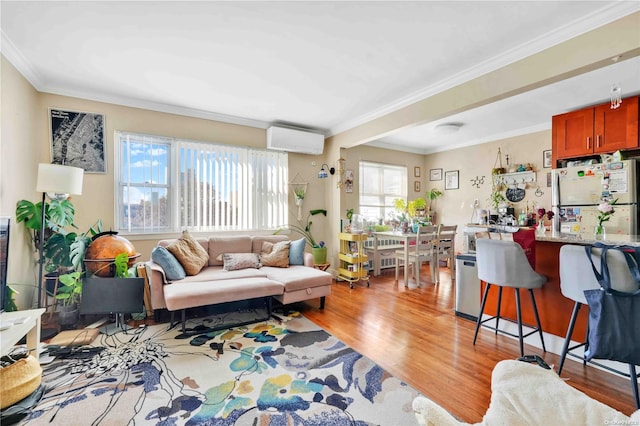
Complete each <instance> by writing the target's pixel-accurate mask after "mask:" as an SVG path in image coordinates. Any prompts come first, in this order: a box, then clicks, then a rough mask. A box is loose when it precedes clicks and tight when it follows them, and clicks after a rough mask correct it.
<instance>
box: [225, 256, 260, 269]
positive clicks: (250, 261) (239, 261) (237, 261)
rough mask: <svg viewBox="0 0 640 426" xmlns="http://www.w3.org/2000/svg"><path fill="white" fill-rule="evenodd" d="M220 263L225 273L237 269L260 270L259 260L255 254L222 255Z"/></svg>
mask: <svg viewBox="0 0 640 426" xmlns="http://www.w3.org/2000/svg"><path fill="white" fill-rule="evenodd" d="M222 263H223V267H222V269H224V270H225V271H237V270H239V269H247V268H254V269H257V268H260V267H261V266H262V265H261V264H260V259H259V258H258V255H257V254H255V253H224V254H223V255H222Z"/></svg>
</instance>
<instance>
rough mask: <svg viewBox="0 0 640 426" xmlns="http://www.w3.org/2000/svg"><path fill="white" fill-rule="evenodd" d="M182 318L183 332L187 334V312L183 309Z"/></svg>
mask: <svg viewBox="0 0 640 426" xmlns="http://www.w3.org/2000/svg"><path fill="white" fill-rule="evenodd" d="M181 316H182V332H183V333H184V332H186V331H187V310H186V309H183V310H182V312H181Z"/></svg>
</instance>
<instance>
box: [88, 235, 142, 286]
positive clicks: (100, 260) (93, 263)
mask: <svg viewBox="0 0 640 426" xmlns="http://www.w3.org/2000/svg"><path fill="white" fill-rule="evenodd" d="M116 234H117V232H114V231H109V232H102V233H100V234H97V235H96V236H94V237H93V238H92V240H91V244H89V248H87V251H86V253H85V255H84V264H85V267H86V268H87V272H88V274H89V275H95V276H98V277H114V276H115V274H116V265H115V263H114V262H115V259H116V256H117V255H119V254H120V253H126V254H127V256H128V257H129V261H128V262H127V265H128V266H129V267H131V266H132V265H133V264H134V263H135V260H136V259H137V258H138V257H140V253H136V249H135V247H134V246H133V244H131V241H129V240H127V239H126V238H123V237H119V236H118V235H116Z"/></svg>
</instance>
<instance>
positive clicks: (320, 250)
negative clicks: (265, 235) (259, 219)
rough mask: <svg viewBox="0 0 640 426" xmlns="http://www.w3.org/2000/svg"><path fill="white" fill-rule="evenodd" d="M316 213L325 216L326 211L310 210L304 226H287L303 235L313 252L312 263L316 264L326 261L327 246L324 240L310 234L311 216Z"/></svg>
mask: <svg viewBox="0 0 640 426" xmlns="http://www.w3.org/2000/svg"><path fill="white" fill-rule="evenodd" d="M318 214H322V215H324V216H326V215H327V211H326V210H325V209H316V210H310V211H309V213H308V214H307V223H306V224H304V227H303V226H302V224H300V225H289V226H288V227H289V228H290V229H292V230H293V231H296V232H298V233H299V234H301V235H302V236H303V237H304V239H305V241H306V242H307V244H309V246H310V247H311V253H312V254H313V263H315V264H316V265H317V264H322V263H327V247H326V246H325V244H324V241H316V239H315V238H314V237H313V235H312V234H311V225H312V224H313V222H312V221H311V217H312V216H315V215H318ZM281 230H282V229H278V230H277V231H276V232H275V233H276V234H278V233H279V232H280V231H281Z"/></svg>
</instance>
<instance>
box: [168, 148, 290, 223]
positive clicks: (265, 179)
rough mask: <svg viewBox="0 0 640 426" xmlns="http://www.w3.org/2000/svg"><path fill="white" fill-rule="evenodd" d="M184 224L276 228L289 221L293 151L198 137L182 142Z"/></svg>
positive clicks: (180, 187) (181, 216)
mask: <svg viewBox="0 0 640 426" xmlns="http://www.w3.org/2000/svg"><path fill="white" fill-rule="evenodd" d="M179 159H180V160H179V161H180V167H179V171H180V174H179V181H178V194H179V197H178V198H179V200H180V203H179V206H180V208H179V215H178V218H179V219H178V221H179V225H180V227H181V228H187V229H191V230H194V231H211V230H251V229H273V228H276V227H278V226H282V224H284V223H286V220H287V184H286V182H287V179H288V173H287V163H288V161H287V154H285V153H280V152H271V151H264V150H256V149H247V148H243V147H234V146H226V145H210V144H204V143H197V142H181V143H180V144H179Z"/></svg>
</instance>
